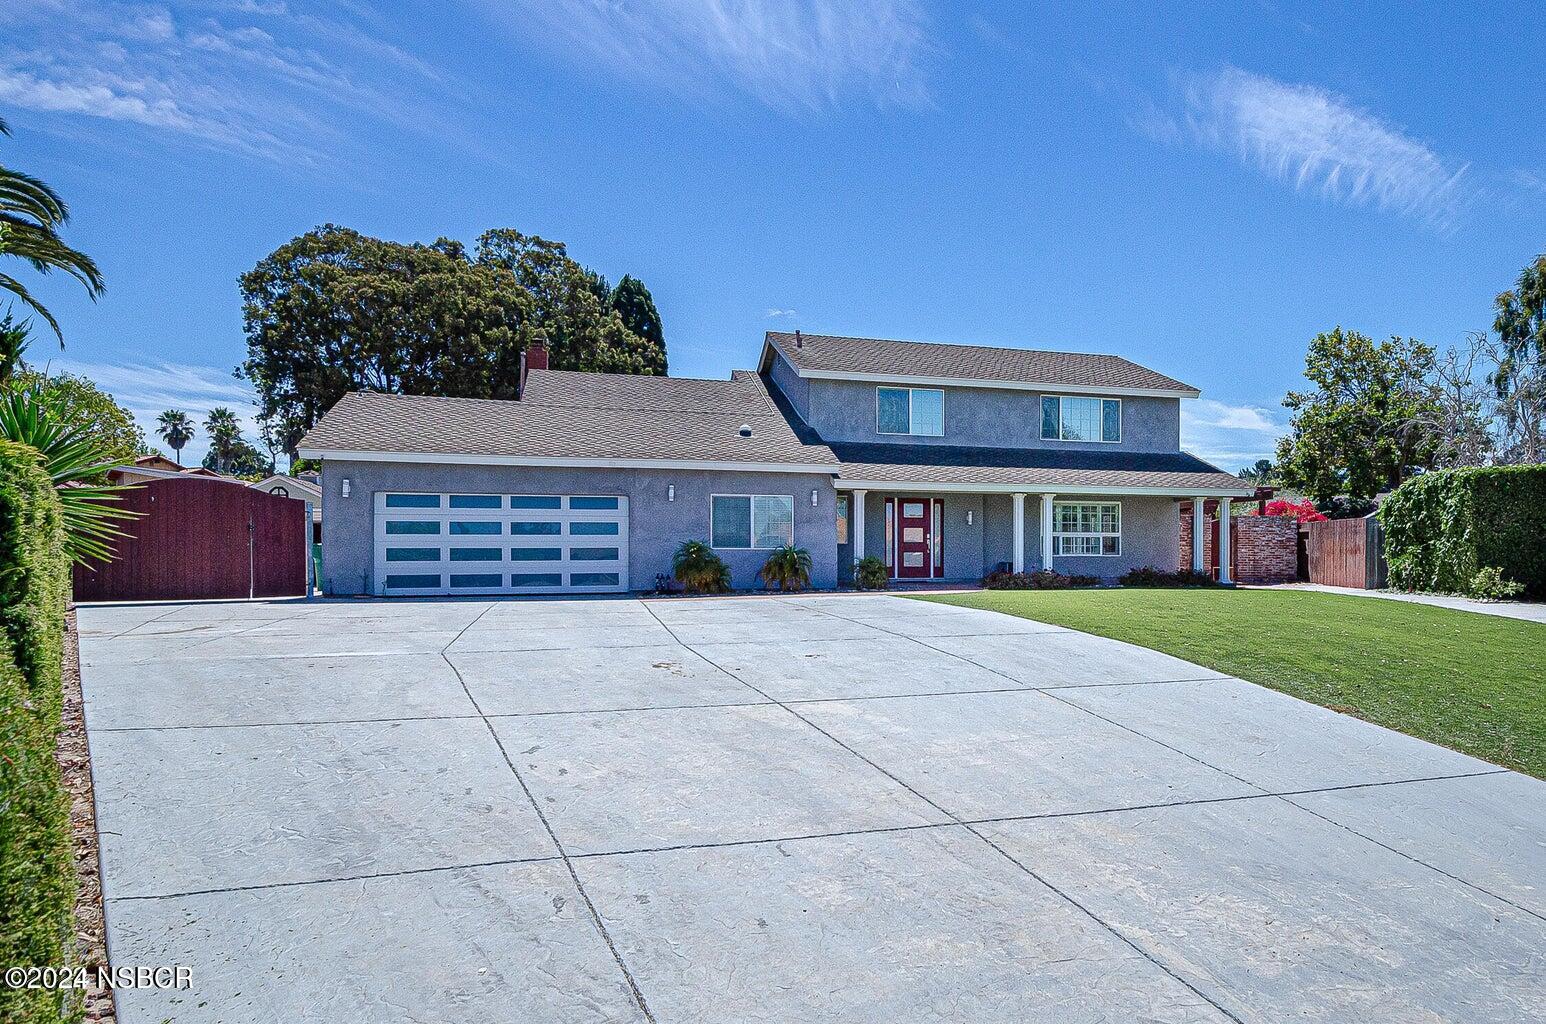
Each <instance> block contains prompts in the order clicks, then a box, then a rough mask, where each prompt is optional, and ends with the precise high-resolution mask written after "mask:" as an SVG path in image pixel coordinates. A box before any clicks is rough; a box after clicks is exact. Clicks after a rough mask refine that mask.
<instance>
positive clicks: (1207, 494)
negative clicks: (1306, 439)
mask: <svg viewBox="0 0 1546 1024" xmlns="http://www.w3.org/2000/svg"><path fill="white" fill-rule="evenodd" d="M837 489H838V490H840V491H850V490H864V491H909V492H913V491H916V492H919V493H941V492H943V493H947V494H1095V495H1101V494H1131V495H1152V496H1155V497H1161V498H1250V497H1254V496H1255V494H1256V489H1255V488H1254V487H1250V486H1248V485H1246V484H1241V485H1240V487H1238V488H1233V487H1141V486H1107V485H1095V484H1030V483H1027V484H999V483H980V484H975V483H937V482H936V483H920V482H916V481H907V480H850V479H848V478H847V477H839V478H838V480H837Z"/></svg>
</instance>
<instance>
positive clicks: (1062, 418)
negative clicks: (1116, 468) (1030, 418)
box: [1041, 395, 1122, 442]
mask: <svg viewBox="0 0 1546 1024" xmlns="http://www.w3.org/2000/svg"><path fill="white" fill-rule="evenodd" d="M1041 439H1042V440H1043V441H1106V442H1116V441H1120V440H1122V401H1121V399H1117V398H1072V397H1068V396H1059V395H1043V396H1042V397H1041Z"/></svg>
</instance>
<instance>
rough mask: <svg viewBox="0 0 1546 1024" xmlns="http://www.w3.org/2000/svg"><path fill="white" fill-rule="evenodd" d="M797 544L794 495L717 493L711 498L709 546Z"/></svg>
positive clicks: (755, 546) (754, 546)
mask: <svg viewBox="0 0 1546 1024" xmlns="http://www.w3.org/2000/svg"><path fill="white" fill-rule="evenodd" d="M793 543H794V497H793V496H792V495H788V494H715V495H711V496H710V497H709V546H710V547H716V548H726V549H736V548H742V549H745V548H758V549H761V548H781V547H786V546H788V545H790V544H793Z"/></svg>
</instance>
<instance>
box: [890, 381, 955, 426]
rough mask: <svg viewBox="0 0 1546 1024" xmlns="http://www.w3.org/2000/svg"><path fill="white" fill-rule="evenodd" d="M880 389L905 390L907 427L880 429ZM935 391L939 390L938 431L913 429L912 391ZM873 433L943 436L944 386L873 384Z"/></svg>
mask: <svg viewBox="0 0 1546 1024" xmlns="http://www.w3.org/2000/svg"><path fill="white" fill-rule="evenodd" d="M882 391H905V392H907V429H906V430H881V429H880V393H881V392H882ZM914 391H937V392H939V433H937V434H932V433H930V434H925V433H923V432H921V431H917V430H914V429H913V392H914ZM875 433H877V434H885V435H887V436H888V437H944V436H945V389H944V388H914V387H908V386H907V385H905V384H877V385H875Z"/></svg>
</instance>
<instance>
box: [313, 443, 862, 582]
mask: <svg viewBox="0 0 1546 1024" xmlns="http://www.w3.org/2000/svg"><path fill="white" fill-rule="evenodd" d="M345 478H347V479H348V480H349V481H350V496H349V497H347V498H345V497H342V495H341V487H342V481H343V480H344V479H345ZM668 485H675V487H676V500H675V501H668V500H667V498H666V489H667V486H668ZM322 488H323V491H322V495H323V496H322V502H323V512H324V515H323V519H322V564H323V588H324V590H325V591H326V592H327V593H329V594H370V593H373V592H374V582H375V581H374V580H373V579H372V575H373V569H374V553H373V551H372V542H373V538H374V536H375V530H374V522H373V518H372V517H373V515H374V508H375V494H376V492H378V491H463V492H467V493H509V494H618V495H623V496H626V497H627V498H628V520H629V529H628V534H629V537H628V546H629V587H630V589H632V590H649V589H651V588H653V587H654V585H655V574H656V573H660V572H664V573H668V574H669V573H670V572H671V555H672V553H673V552H674V551H675V550H676V548H677V546H678V545H679V544H681V543H682V542H683V541H684V540H702V541H707V540H708V539H709V495H711V494H789V495H792V496H793V497H794V542H795V544H797V545H798V546H800V547H803V548H805V549H807V550H808V551H810V553H811V561H812V563H813V570H812V573H811V583H812V585H813V586H816V587H823V588H829V587H832V586H835V585H836V583H837V530H836V519H835V516H836V497H837V494H836V491H834V490H833V487H832V478H831V477H830V476H827V475H814V474H805V473H738V472H725V471H699V470H611V469H561V468H548V467H523V466H448V465H429V464H424V463H393V462H340V461H335V460H329V461H327V462H324V463H323V466H322ZM812 490H815V491H816V505H815V507H812V506H811V491H812ZM719 554H720V556H721V557H722V558H724V560H725V562H726V563H727V564H728V565H729V566H730V571H731V580H732V583H733V585H734V586H735V587H736V588H738V589H750V588H753V587H757V586H759V585H760V584H759V583H758V580H757V570H758V569H760V568H762V563H763V562H764V561H766V560H767V556H768V553H767V552H766V551H721V552H719Z"/></svg>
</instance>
